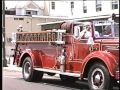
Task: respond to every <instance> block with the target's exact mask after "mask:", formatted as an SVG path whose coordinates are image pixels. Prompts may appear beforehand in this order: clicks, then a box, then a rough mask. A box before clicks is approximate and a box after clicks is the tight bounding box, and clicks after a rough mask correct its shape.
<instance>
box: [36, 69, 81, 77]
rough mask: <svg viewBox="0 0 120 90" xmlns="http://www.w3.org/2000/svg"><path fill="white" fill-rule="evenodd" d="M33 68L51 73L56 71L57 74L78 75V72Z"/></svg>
mask: <svg viewBox="0 0 120 90" xmlns="http://www.w3.org/2000/svg"><path fill="white" fill-rule="evenodd" d="M34 69H35V70H38V71H43V72H51V73H57V74H62V75H68V76H74V77H80V74H78V73H69V72H61V71H58V70H50V69H43V68H34Z"/></svg>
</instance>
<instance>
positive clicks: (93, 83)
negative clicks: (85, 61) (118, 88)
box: [88, 63, 112, 90]
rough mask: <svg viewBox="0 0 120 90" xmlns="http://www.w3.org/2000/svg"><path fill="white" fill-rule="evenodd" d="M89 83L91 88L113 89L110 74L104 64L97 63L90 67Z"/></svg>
mask: <svg viewBox="0 0 120 90" xmlns="http://www.w3.org/2000/svg"><path fill="white" fill-rule="evenodd" d="M88 85H89V89H90V90H112V80H111V77H110V74H109V72H108V69H107V68H106V67H105V66H104V65H103V64H99V63H95V64H94V65H93V66H92V67H91V68H90V71H89V73H88Z"/></svg>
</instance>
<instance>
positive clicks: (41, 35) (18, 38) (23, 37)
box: [12, 29, 66, 44]
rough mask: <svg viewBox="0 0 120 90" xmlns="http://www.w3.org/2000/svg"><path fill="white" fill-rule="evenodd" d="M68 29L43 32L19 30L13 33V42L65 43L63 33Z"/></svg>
mask: <svg viewBox="0 0 120 90" xmlns="http://www.w3.org/2000/svg"><path fill="white" fill-rule="evenodd" d="M65 32H66V30H62V29H58V30H56V29H55V30H47V31H41V32H18V33H13V34H12V42H16V43H45V42H49V43H50V42H53V43H56V44H65V42H64V41H63V34H64V33H65Z"/></svg>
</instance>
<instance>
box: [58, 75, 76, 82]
mask: <svg viewBox="0 0 120 90" xmlns="http://www.w3.org/2000/svg"><path fill="white" fill-rule="evenodd" d="M60 79H61V80H62V82H67V83H74V82H75V81H77V80H78V78H77V77H72V76H66V75H61V74H60Z"/></svg>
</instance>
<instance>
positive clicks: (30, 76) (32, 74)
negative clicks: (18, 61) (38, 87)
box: [22, 57, 43, 82]
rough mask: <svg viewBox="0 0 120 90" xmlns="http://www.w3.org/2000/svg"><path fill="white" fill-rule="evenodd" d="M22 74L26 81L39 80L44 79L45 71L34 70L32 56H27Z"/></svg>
mask: <svg viewBox="0 0 120 90" xmlns="http://www.w3.org/2000/svg"><path fill="white" fill-rule="evenodd" d="M22 75H23V79H24V80H25V81H29V82H31V81H34V82H38V81H40V80H41V79H42V77H43V72H40V71H36V70H34V69H33V66H32V62H31V58H30V57H26V58H25V59H24V62H23V66H22Z"/></svg>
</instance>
